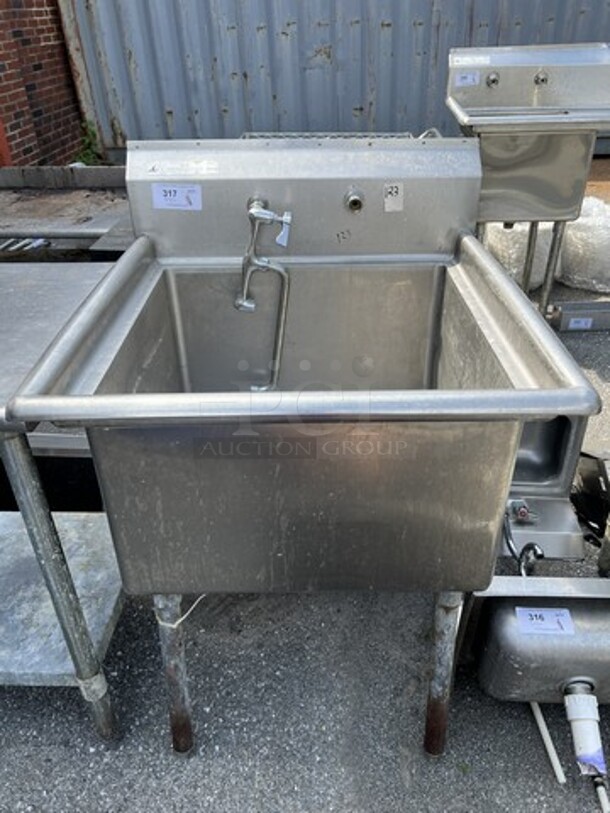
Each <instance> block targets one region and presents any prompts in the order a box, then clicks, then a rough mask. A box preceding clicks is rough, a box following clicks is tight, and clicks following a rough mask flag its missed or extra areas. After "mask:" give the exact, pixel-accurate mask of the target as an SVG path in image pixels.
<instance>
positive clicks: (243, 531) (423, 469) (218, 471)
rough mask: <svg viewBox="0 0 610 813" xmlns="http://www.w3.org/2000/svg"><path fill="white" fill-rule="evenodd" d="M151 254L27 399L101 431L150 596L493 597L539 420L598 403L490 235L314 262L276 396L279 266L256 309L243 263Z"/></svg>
mask: <svg viewBox="0 0 610 813" xmlns="http://www.w3.org/2000/svg"><path fill="white" fill-rule="evenodd" d="M149 251H150V243H149V241H148V240H147V239H146V238H140V239H139V241H138V242H137V243H136V245H135V246H134V247H133V248H132V249H131V250H130V252H128V255H126V256H125V257H124V259H123V260H122V261H121V262H119V264H118V265H117V266H116V267H115V269H114V270H113V271H112V272H111V274H110V275H109V277H108V278H107V279H106V281H105V283H104V284H103V285H102V286H101V287H100V288H99V289H98V291H97V292H96V294H95V295H94V297H93V298H92V300H91V301H90V302H89V303H88V305H87V306H86V308H85V310H84V311H83V312H82V313H81V316H80V320H78V319H77V321H76V323H73V324H72V326H71V327H69V328H68V330H67V331H66V333H65V334H64V336H63V337H62V338H60V340H59V342H58V343H57V345H56V346H55V348H53V349H52V350H51V352H50V353H49V354H48V355H47V358H46V360H44V361H43V363H42V364H41V366H40V367H39V369H38V371H37V372H35V373H34V375H33V376H32V377H31V379H30V382H29V384H27V385H26V387H25V389H24V391H23V393H22V394H21V395H19V396H18V397H17V399H16V400H15V401H14V403H13V406H12V410H13V412H14V414H15V415H16V416H17V417H19V418H20V419H22V420H27V421H36V420H42V419H48V420H53V421H56V422H58V423H69V424H70V423H76V424H78V425H84V426H86V427H87V428H88V432H89V438H90V442H91V446H92V450H93V455H94V459H95V464H96V467H97V471H98V475H99V479H100V483H101V487H102V490H103V495H104V500H105V504H106V509H107V512H108V517H109V520H110V524H111V527H112V531H113V536H114V541H115V544H116V548H117V553H118V557H119V562H120V567H121V572H122V575H123V580H124V584H125V587H126V589H127V590H128V591H130V592H134V593H163V592H170V593H176V592H181V593H182V592H196V591H214V590H217V591H233V590H235V591H266V590H278V591H291V590H310V589H321V588H337V587H361V588H372V587H387V588H400V589H403V588H409V587H418V588H431V589H435V590H440V589H446V588H451V589H461V590H472V589H480V588H482V587H484V586H485V585H486V584H487V583H488V582H489V580H490V578H491V575H492V569H493V564H494V560H495V555H496V547H497V542H498V538H499V532H500V527H501V521H502V516H503V512H504V505H505V501H506V498H507V496H508V492H509V488H510V484H511V477H512V475H513V468H514V465H515V459H516V455H517V449H518V445H519V440H520V436H521V429H522V426H523V423H524V421H527V420H533V419H537V420H541V419H542V420H545V421H546V420H548V419H553V418H555V417H556V416H557V415H562V416H572V415H582V414H587V413H590V412H593V411H595V410H596V409H597V398H596V396H595V394H594V392H593V391H592V390H591V388H590V387H589V386H588V385H587V383H586V381H585V380H584V379H583V377H582V375H581V373H580V372H579V370H578V369H577V367H576V365H575V364H574V363H573V362H572V361H571V359H570V358H569V357H568V356H567V354H566V353H565V351H563V350H562V349H561V347H560V346H559V344H558V342H557V341H556V340H555V338H554V336H553V335H552V333H551V331H550V330H549V329H548V328H547V327H546V325H544V324H543V323H542V322H541V320H540V319H539V317H538V316H537V314H535V313H534V312H533V310H532V309H531V307H530V305H529V304H528V303H527V301H526V300H525V299H524V297H523V296H522V295H521V293H520V291H518V289H517V288H516V287H515V286H514V285H513V283H512V282H511V281H509V280H508V279H506V277H505V275H504V273H503V271H502V270H501V268H500V267H499V266H498V265H497V264H496V263H495V261H494V260H493V259H492V258H491V257H490V256H489V255H488V254H487V253H486V252H485V251H484V249H483V248H482V247H481V246H480V244H479V243H478V242H477V241H476V240H475V239H474V238H473V237H464V238H462V240H461V243H460V247H459V254H458V256H457V257H456V260H455V261H454V262H453V263H450V264H448V265H440V264H439V265H425V264H421V263H412V264H399V265H394V264H391V263H390V264H386V265H362V266H353V265H348V266H345V267H338V268H334V267H333V268H330V267H328V266H324V265H320V266H307V265H304V266H302V267H299V268H298V270H296V271H294V273H293V274H292V276H293V281H292V287H291V298H290V306H289V312H288V320H287V330H286V342H285V351H284V357H283V359H282V368H281V369H282V373H281V377H280V381H279V389H278V390H277V391H274V392H251V390H250V386H251V384H253V383H257V382H260V381H261V380H262V379H263V378H265V376H266V375H268V362H269V359H270V358H271V352H272V345H271V331H270V324H272V323H273V315H274V298H273V294H274V291H273V290H272V287H273V284H274V282H275V280H274V279H273V278H272V276H270V277H268V278H265V277H261V282H264V283H268V284H269V290H268V291H266V290H264V286H263V285H261V286H260V288H259V289H258V290H257V291H256V293H257V298H259V299H260V301H261V303H263V302H264V303H266V304H265V305H261V309H260V312H258V313H256V314H254V315H252V316H251V315H247V316H244V315H243V314H241V313H239V312H238V311H237V310H235V309H234V308H233V306H232V301H233V298H234V295H235V291H236V289H237V288H238V287H239V273H240V272H239V268H235V267H233V268H231V267H226V268H203V267H199V266H193V267H189V268H185V267H180V268H178V267H166V266H165V265H164V264H163V263H159V262H158V261H155V260H153V259H152V257H151V255H150V254H149ZM339 317H340V318H339Z"/></svg>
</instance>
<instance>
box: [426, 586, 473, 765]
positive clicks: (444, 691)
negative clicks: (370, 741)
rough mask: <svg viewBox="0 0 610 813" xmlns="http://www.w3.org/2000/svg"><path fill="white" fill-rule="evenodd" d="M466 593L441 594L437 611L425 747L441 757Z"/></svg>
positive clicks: (429, 751)
mask: <svg viewBox="0 0 610 813" xmlns="http://www.w3.org/2000/svg"><path fill="white" fill-rule="evenodd" d="M464 598H465V596H464V593H457V592H445V593H440V594H439V595H438V597H437V600H436V608H435V612H434V668H433V672H432V678H431V680H430V688H429V691H428V707H427V710H426V733H425V737H424V749H425V750H426V751H427V753H428V754H432V755H433V756H438V755H440V754H442V753H443V751H444V750H445V740H446V737H447V717H448V713H449V700H450V697H451V686H452V684H453V672H454V669H455V656H456V652H457V646H456V644H457V637H458V631H459V627H460V618H461V616H462V608H463V606H464Z"/></svg>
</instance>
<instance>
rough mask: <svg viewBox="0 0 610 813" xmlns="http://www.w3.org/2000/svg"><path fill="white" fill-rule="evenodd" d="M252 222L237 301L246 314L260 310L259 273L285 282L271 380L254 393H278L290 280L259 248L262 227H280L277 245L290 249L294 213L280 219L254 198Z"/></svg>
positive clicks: (284, 215) (279, 266)
mask: <svg viewBox="0 0 610 813" xmlns="http://www.w3.org/2000/svg"><path fill="white" fill-rule="evenodd" d="M248 218H249V220H250V242H249V244H248V248H247V249H246V253H245V254H244V258H243V260H242V264H241V274H242V279H241V290H240V291H239V293H238V294H237V296H236V297H235V307H236V308H237V309H238V310H240V311H244V312H246V313H252V312H253V311H254V310H256V302H255V301H254V299H253V298H252V296H251V293H250V284H251V281H252V276H253V275H254V274H255V273H256V272H257V271H273V272H275V273H276V274H278V275H279V277H280V281H281V290H280V301H279V306H278V314H277V321H276V325H275V340H274V345H273V359H272V361H271V377H270V379H269V381H268V382H267V384H255V385H252V390H254V391H257V392H264V391H266V390H271V389H275V387H276V386H277V382H278V379H279V376H280V363H281V358H282V350H283V347H284V333H285V329H286V314H287V311H288V294H289V291H290V277H289V275H288V272H287V271H286V269H285V268H284V266H283V265H281V263H279V262H273V261H272V260H269V259H268V258H267V257H260V256H259V255H258V254H257V251H256V246H257V241H258V234H259V231H260V228H261V226H263V225H269V224H274V223H280V224H281V226H282V228H281V230H280V233H279V234H278V236H277V237H276V238H275V242H276V243H277V244H278V245H280V246H284V247H286V246H287V245H288V238H289V236H290V226H291V224H292V213H291V212H284V214H283V215H278V214H277V213H276V212H272V211H271V210H270V209H267V204H266V202H265V201H263V200H260V199H259V198H254V199H252V200H250V201H248Z"/></svg>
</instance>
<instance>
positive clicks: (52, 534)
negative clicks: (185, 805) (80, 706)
mask: <svg viewBox="0 0 610 813" xmlns="http://www.w3.org/2000/svg"><path fill="white" fill-rule="evenodd" d="M0 457H1V458H2V462H3V463H4V468H5V469H6V474H7V477H8V479H9V481H10V484H11V487H12V489H13V493H14V495H15V499H16V501H17V505H18V506H19V510H20V512H21V515H22V517H23V521H24V523H25V526H26V529H27V532H28V536H29V538H30V541H31V543H32V547H33V549H34V553H35V555H36V559H37V561H38V564H39V565H40V569H41V571H42V575H43V578H44V581H45V584H46V586H47V589H48V591H49V594H50V596H51V600H52V602H53V606H54V608H55V612H56V614H57V619H58V621H59V624H60V626H61V629H62V632H63V635H64V638H65V641H66V644H67V646H68V650H69V652H70V656H71V658H72V662H73V664H74V671H75V673H76V678H77V681H78V685H79V687H80V690H81V694H82V695H83V697H84V698H85V700H86V701H87V702H88V703H89V704H90V706H91V712H92V714H93V718H94V721H95V726H96V728H97V730H98V733H99V734H100V736H101V737H103V738H104V739H113V738H114V737H116V735H117V725H116V720H115V717H114V713H113V709H112V704H111V701H110V695H109V694H108V685H107V683H106V678H105V677H104V672H103V670H102V667H101V665H100V663H99V660H98V657H97V654H96V652H95V648H94V646H93V643H92V641H91V638H90V636H89V630H88V629H87V624H86V622H85V617H84V615H83V611H82V608H81V605H80V602H79V600H78V595H77V593H76V590H75V588H74V582H73V581H72V576H71V574H70V570H69V568H68V565H67V562H66V559H65V556H64V552H63V549H62V547H61V542H60V539H59V535H58V533H57V529H56V527H55V523H54V522H53V518H52V517H51V512H50V510H49V506H48V504H47V500H46V497H45V495H44V492H43V489H42V485H41V482H40V478H39V475H38V470H37V468H36V464H35V463H34V459H33V457H32V453H31V450H30V447H29V445H28V442H27V440H26V438H25V436H24V435H21V434H5V435H2V434H0Z"/></svg>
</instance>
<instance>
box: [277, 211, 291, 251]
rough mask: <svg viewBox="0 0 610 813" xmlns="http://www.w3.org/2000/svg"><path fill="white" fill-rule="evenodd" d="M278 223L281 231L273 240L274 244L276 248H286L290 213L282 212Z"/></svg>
mask: <svg viewBox="0 0 610 813" xmlns="http://www.w3.org/2000/svg"><path fill="white" fill-rule="evenodd" d="M278 223H281V224H282V230H281V231H280V233H279V234H278V236H277V237H276V238H275V242H276V243H277V244H278V246H284V248H286V246H287V245H288V239H289V237H290V226H291V225H292V212H284V214H283V215H282V216H281V217H279V218H278Z"/></svg>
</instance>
